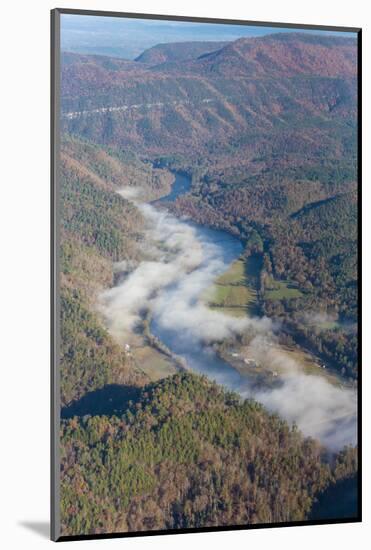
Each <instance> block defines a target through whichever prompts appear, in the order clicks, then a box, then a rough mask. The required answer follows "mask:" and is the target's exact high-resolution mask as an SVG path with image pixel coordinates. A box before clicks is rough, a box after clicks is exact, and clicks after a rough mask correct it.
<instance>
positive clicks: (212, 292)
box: [204, 257, 260, 317]
mask: <svg viewBox="0 0 371 550" xmlns="http://www.w3.org/2000/svg"><path fill="white" fill-rule="evenodd" d="M259 270H260V267H259V266H258V261H257V259H256V258H253V257H251V258H248V259H247V260H243V259H242V258H240V259H238V260H236V261H235V262H233V264H231V266H230V268H229V269H228V271H226V272H225V273H223V275H221V276H220V277H219V278H218V279H217V280H216V281H215V283H214V284H213V286H212V287H211V288H210V289H208V290H207V292H206V293H205V295H204V299H205V301H207V302H208V304H209V307H210V308H212V309H213V310H216V311H220V312H222V313H225V314H227V315H231V316H234V317H244V316H245V315H247V314H250V315H254V314H256V308H257V292H256V288H257V281H258V273H259Z"/></svg>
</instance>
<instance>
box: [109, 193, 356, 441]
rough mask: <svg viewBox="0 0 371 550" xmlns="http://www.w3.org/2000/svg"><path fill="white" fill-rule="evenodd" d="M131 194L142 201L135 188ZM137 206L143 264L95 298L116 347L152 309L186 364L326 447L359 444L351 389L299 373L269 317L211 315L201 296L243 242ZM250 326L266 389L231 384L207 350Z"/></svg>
mask: <svg viewBox="0 0 371 550" xmlns="http://www.w3.org/2000/svg"><path fill="white" fill-rule="evenodd" d="M131 192H132V190H130V193H131ZM130 193H129V195H130ZM121 194H122V195H123V196H125V195H126V196H128V195H127V193H121ZM134 196H135V197H138V196H139V194H138V191H136V192H135V194H134ZM130 198H132V196H131V197H130ZM137 206H138V208H139V209H140V211H141V214H142V216H143V218H144V219H145V222H146V226H147V229H146V239H145V241H144V243H143V244H142V245H141V246H142V249H143V250H142V251H143V255H144V257H145V259H144V260H143V261H142V262H140V263H139V265H137V266H134V264H127V263H122V264H117V265H116V270H117V271H120V270H122V271H124V272H126V273H127V270H128V269H129V268H130V269H132V271H130V272H129V273H128V274H126V275H125V276H124V278H123V280H122V281H121V283H120V284H119V285H118V286H116V287H114V288H111V289H109V290H107V291H105V292H104V293H103V294H102V295H101V300H100V308H101V311H102V312H103V314H104V316H105V319H106V323H107V326H108V328H109V330H110V332H111V333H112V335H113V336H114V337H115V338H116V339H117V340H118V341H119V342H125V341H127V338H128V336H129V335H130V333H131V332H132V331H133V330H135V329H136V327H138V325H139V324H140V323H141V321H142V316H143V313H144V311H146V310H147V309H150V310H151V313H152V318H153V323H154V327H155V328H156V330H155V332H156V334H157V335H159V336H160V338H161V336H162V335H164V336H165V335H166V334H167V335H169V334H170V335H171V339H172V341H173V342H176V341H179V340H181V346H180V348H181V349H180V350H179V346H178V349H177V350H175V351H176V352H177V353H179V352H182V353H183V352H184V356H186V357H187V353H188V357H189V364H190V365H191V366H192V368H194V369H195V370H198V371H199V372H204V373H205V372H207V373H209V375H210V376H211V377H212V378H213V377H214V378H216V379H217V380H218V381H219V382H222V383H223V384H225V385H226V386H228V387H230V388H233V389H234V390H236V389H238V390H239V391H240V393H241V395H243V396H245V397H253V398H254V399H256V400H257V401H260V402H261V403H263V404H264V405H265V406H266V407H267V408H268V409H269V410H271V411H275V412H277V413H279V414H280V415H281V416H282V417H283V418H285V419H286V420H287V421H289V422H290V423H291V422H294V421H295V422H296V423H297V425H298V427H299V428H300V429H301V430H302V431H303V433H304V434H306V435H309V436H312V437H316V438H319V439H320V440H321V441H322V442H323V443H325V444H326V445H327V446H328V447H329V448H331V449H339V448H340V447H342V446H343V445H344V444H348V443H352V444H354V443H356V409H357V406H356V392H355V391H354V390H352V389H350V388H340V387H336V386H334V385H332V384H331V383H329V382H328V381H327V380H326V379H325V378H323V377H321V376H314V375H306V374H304V373H303V371H302V368H301V366H299V365H298V364H297V363H296V361H295V360H294V359H292V358H290V357H289V355H288V354H285V353H283V352H282V351H280V349H279V347H278V344H277V343H276V337H275V335H274V331H275V327H274V326H273V324H272V322H271V321H270V320H269V319H268V318H262V319H256V318H247V317H244V318H235V317H231V316H228V315H224V314H223V313H221V312H218V311H213V310H211V309H210V308H208V307H207V306H206V305H205V303H204V302H203V301H202V300H201V299H200V296H202V294H203V293H204V291H205V290H206V289H208V288H210V286H211V285H212V284H213V282H214V281H215V279H216V278H217V277H218V276H219V275H220V274H221V273H223V272H224V271H225V270H226V269H227V268H228V266H229V265H230V263H231V261H233V259H235V258H237V257H238V256H239V254H240V252H241V245H240V243H239V242H238V241H237V240H236V239H233V237H231V236H229V235H226V234H225V233H220V240H219V238H218V237H217V235H219V234H216V233H215V232H210V230H207V229H205V228H200V227H198V226H196V225H193V224H192V223H190V222H186V221H184V220H183V221H182V220H179V219H177V218H175V217H174V216H172V215H171V214H169V213H167V212H165V211H160V210H157V209H155V208H154V207H153V206H151V205H148V204H137ZM312 317H313V316H312ZM320 319H323V317H321V318H319V317H318V318H316V321H317V322H323V320H322V321H320ZM249 329H252V330H253V332H254V334H256V337H255V338H254V340H253V341H252V343H251V348H250V350H251V353H252V355H254V357H256V358H257V359H259V360H264V361H265V362H266V364H269V365H270V368H271V369H272V370H275V369H279V370H280V376H279V379H278V381H277V384H275V386H274V387H273V388H271V389H264V390H262V389H258V390H257V389H256V387H255V388H254V387H253V385H251V386H249V384H248V382H247V385H246V383H243V385H242V386H241V388H239V387H236V385H238V383H239V382H238V377H237V378H236V374H237V373H236V371H234V369H232V368H229V367H228V368H222V365H221V360H220V359H219V358H218V357H217V356H216V355H215V353H214V351H213V350H212V344H213V342H216V341H221V340H223V339H225V338H229V337H232V336H235V335H238V334H242V333H244V332H245V331H247V330H249ZM165 343H166V342H165ZM218 369H220V370H219V371H218V375H217V376H214V374H215V372H216V371H217V370H218Z"/></svg>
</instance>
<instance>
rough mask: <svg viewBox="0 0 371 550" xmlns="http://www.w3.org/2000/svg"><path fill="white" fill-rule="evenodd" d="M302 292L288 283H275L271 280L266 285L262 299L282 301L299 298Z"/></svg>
mask: <svg viewBox="0 0 371 550" xmlns="http://www.w3.org/2000/svg"><path fill="white" fill-rule="evenodd" d="M301 296H303V294H302V292H301V291H300V290H299V289H298V288H297V286H296V285H295V284H294V283H292V282H290V281H276V280H274V279H272V278H270V280H269V281H268V282H267V283H266V288H265V292H264V298H265V299H266V300H284V299H290V298H300V297H301Z"/></svg>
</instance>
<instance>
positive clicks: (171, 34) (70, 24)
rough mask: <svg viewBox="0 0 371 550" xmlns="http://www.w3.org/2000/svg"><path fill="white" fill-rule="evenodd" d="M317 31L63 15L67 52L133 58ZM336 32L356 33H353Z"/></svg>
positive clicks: (63, 40)
mask: <svg viewBox="0 0 371 550" xmlns="http://www.w3.org/2000/svg"><path fill="white" fill-rule="evenodd" d="M298 30H299V31H300V32H310V33H313V32H315V33H316V34H323V33H324V34H333V33H329V32H328V31H312V30H309V31H303V30H302V29H285V28H280V27H260V26H250V25H228V24H220V23H218V24H215V23H192V22H188V21H159V20H154V19H152V20H149V19H125V18H122V17H102V16H100V17H96V16H90V15H67V14H64V15H62V16H61V46H62V50H64V51H73V52H79V53H95V54H106V55H112V56H117V57H124V58H127V59H133V58H135V57H137V56H138V55H139V54H141V53H142V52H143V50H145V49H147V48H150V47H152V46H155V45H156V44H159V43H165V42H185V41H192V40H198V41H204V40H205V41H206V40H208V41H213V40H220V41H227V40H236V39H237V38H240V37H242V36H245V37H248V36H263V35H265V34H271V33H276V32H297V31H298ZM335 34H336V35H343V34H344V35H347V36H354V34H353V33H339V32H336V33H335Z"/></svg>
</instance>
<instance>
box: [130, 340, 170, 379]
mask: <svg viewBox="0 0 371 550" xmlns="http://www.w3.org/2000/svg"><path fill="white" fill-rule="evenodd" d="M133 355H134V358H135V361H136V363H137V364H138V366H139V367H140V368H141V370H143V371H144V372H145V373H146V374H147V375H148V376H149V378H150V379H151V380H153V381H154V382H155V381H156V380H160V379H161V378H166V376H171V375H172V374H175V373H176V372H178V371H177V369H176V367H175V366H174V365H173V363H172V361H171V360H170V359H169V358H167V357H166V356H165V355H164V354H163V353H161V352H159V351H157V350H156V349H154V348H152V347H150V346H146V345H144V346H143V347H137V348H135V349H134V350H133Z"/></svg>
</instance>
